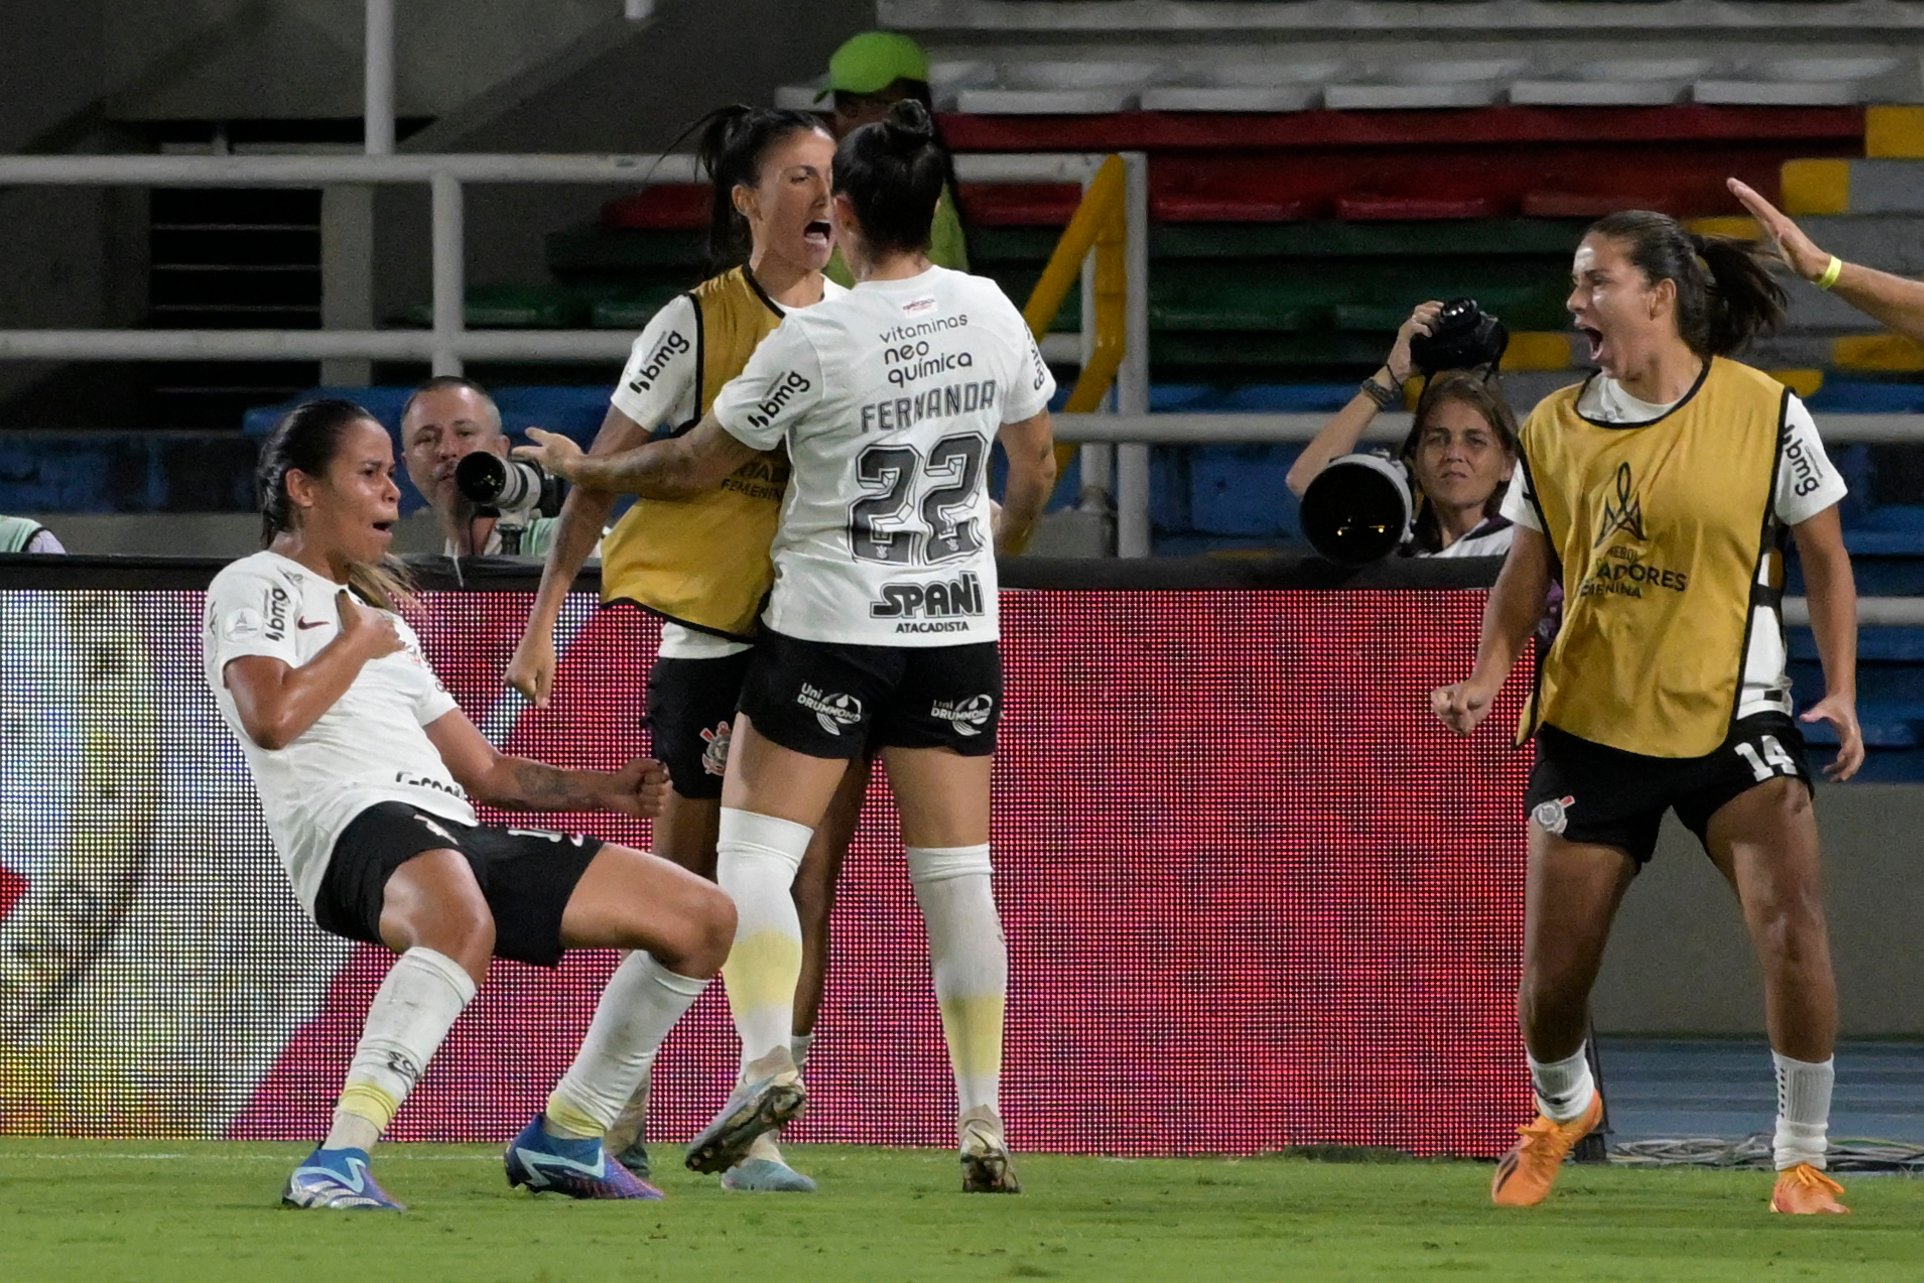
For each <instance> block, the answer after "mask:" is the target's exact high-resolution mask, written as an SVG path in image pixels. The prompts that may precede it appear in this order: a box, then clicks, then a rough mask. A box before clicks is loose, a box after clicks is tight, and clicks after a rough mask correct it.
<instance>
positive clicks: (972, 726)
mask: <svg viewBox="0 0 1924 1283" xmlns="http://www.w3.org/2000/svg"><path fill="white" fill-rule="evenodd" d="M993 712H995V696H993V695H971V696H969V698H967V699H938V700H936V701H935V704H934V706H933V707H932V708H930V709H929V716H930V717H933V718H935V719H936V720H938V721H943V722H947V723H948V724H949V725H950V726H953V727H954V728H955V733H956V734H957V735H980V734H981V733H982V728H983V727H984V726H986V725H988V723H989V714H991V713H993Z"/></svg>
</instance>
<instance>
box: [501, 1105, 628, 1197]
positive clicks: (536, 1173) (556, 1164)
mask: <svg viewBox="0 0 1924 1283" xmlns="http://www.w3.org/2000/svg"><path fill="white" fill-rule="evenodd" d="M507 1163H508V1184H509V1185H525V1186H527V1187H528V1189H529V1190H530V1191H532V1192H533V1193H536V1194H566V1195H567V1196H568V1197H569V1198H660V1197H661V1196H662V1194H661V1191H660V1190H658V1189H656V1188H655V1187H654V1186H653V1185H650V1184H649V1183H648V1182H647V1181H644V1180H641V1179H639V1178H637V1177H636V1176H635V1174H634V1173H633V1172H630V1171H629V1170H628V1169H627V1168H625V1167H623V1166H622V1165H621V1164H620V1163H617V1162H616V1161H615V1160H614V1159H612V1158H610V1157H608V1151H607V1149H606V1148H604V1147H603V1145H602V1143H601V1140H600V1138H598V1137H597V1138H595V1139H592V1140H571V1139H569V1138H568V1137H566V1136H550V1135H548V1133H547V1132H546V1131H545V1130H543V1129H542V1126H541V1115H540V1114H536V1115H535V1116H534V1121H533V1122H530V1123H529V1124H528V1125H527V1126H526V1127H523V1128H522V1129H521V1134H520V1135H519V1136H516V1137H515V1138H514V1139H513V1140H511V1141H509V1142H508V1153H507Z"/></svg>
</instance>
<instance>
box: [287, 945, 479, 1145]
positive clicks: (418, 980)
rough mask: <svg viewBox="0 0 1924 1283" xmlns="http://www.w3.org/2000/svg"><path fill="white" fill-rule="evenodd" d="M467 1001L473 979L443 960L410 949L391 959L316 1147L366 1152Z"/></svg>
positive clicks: (471, 994) (442, 956)
mask: <svg viewBox="0 0 1924 1283" xmlns="http://www.w3.org/2000/svg"><path fill="white" fill-rule="evenodd" d="M473 999H474V978H473V977H472V976H470V975H469V974H468V973H467V972H466V971H465V970H463V969H462V967H461V964H460V963H458V962H456V961H455V960H454V959H453V958H450V957H448V956H447V955H446V954H444V953H436V952H435V951H434V950H432V949H424V948H421V947H419V946H416V947H415V948H412V949H409V950H408V951H407V952H406V953H403V954H402V955H401V956H400V957H399V958H396V959H395V960H394V965H393V966H392V967H390V968H388V973H387V978H386V979H384V980H382V981H381V987H380V989H378V990H377V991H375V994H374V1001H373V1002H372V1003H370V1004H369V1005H368V1009H367V1022H366V1023H365V1024H364V1025H362V1027H361V1041H360V1044H359V1045H358V1046H356V1047H355V1048H354V1059H353V1060H352V1061H351V1062H349V1064H348V1067H347V1083H346V1085H345V1086H343V1087H342V1088H341V1099H340V1101H339V1103H338V1104H336V1105H335V1107H334V1124H333V1126H332V1127H330V1128H329V1129H328V1133H327V1139H326V1140H325V1141H323V1142H322V1144H323V1145H324V1146H325V1147H326V1148H328V1149H367V1148H369V1147H370V1146H372V1145H373V1144H374V1142H375V1141H376V1140H378V1139H380V1136H381V1133H382V1132H384V1131H386V1130H387V1127H388V1124H389V1123H391V1122H393V1121H394V1113H395V1111H396V1110H398V1109H400V1107H401V1102H402V1101H404V1100H406V1099H407V1096H408V1092H410V1091H412V1090H413V1088H414V1084H415V1082H416V1081H417V1080H418V1079H419V1078H420V1077H421V1071H422V1070H423V1069H425V1068H427V1063H428V1061H429V1060H430V1059H431V1058H432V1057H433V1055H434V1053H435V1052H436V1051H438V1050H439V1049H440V1046H441V1040H442V1039H444V1038H446V1037H447V1036H448V1030H449V1029H450V1028H452V1027H453V1025H454V1019H455V1017H456V1016H459V1015H460V1014H461V1012H462V1011H463V1010H464V1009H465V1008H466V1007H467V1005H468V1003H469V1002H471V1001H473Z"/></svg>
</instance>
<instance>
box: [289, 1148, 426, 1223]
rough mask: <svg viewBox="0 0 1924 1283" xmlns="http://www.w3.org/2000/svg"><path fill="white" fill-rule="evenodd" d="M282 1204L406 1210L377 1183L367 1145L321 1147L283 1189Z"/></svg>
mask: <svg viewBox="0 0 1924 1283" xmlns="http://www.w3.org/2000/svg"><path fill="white" fill-rule="evenodd" d="M281 1206H282V1207H331V1208H334V1209H336V1210H338V1211H381V1212H405V1211H407V1210H408V1209H407V1208H406V1207H405V1206H403V1205H402V1204H400V1203H397V1202H395V1201H394V1200H393V1199H392V1198H390V1197H388V1193H387V1191H386V1190H384V1189H382V1188H381V1187H380V1186H379V1185H378V1184H376V1183H375V1180H374V1173H373V1172H371V1171H369V1170H368V1167H367V1151H366V1150H364V1149H317V1150H315V1151H314V1152H313V1153H311V1154H309V1155H308V1156H307V1157H306V1158H305V1159H303V1160H302V1161H301V1165H300V1166H299V1167H296V1168H295V1169H294V1174H293V1175H292V1176H290V1177H288V1178H287V1188H286V1189H284V1190H282V1191H281Z"/></svg>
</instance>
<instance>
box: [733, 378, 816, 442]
mask: <svg viewBox="0 0 1924 1283" xmlns="http://www.w3.org/2000/svg"><path fill="white" fill-rule="evenodd" d="M812 386H814V385H813V384H811V383H810V382H809V381H808V380H807V379H806V378H803V377H802V376H801V375H799V374H797V373H795V371H793V370H790V371H789V372H788V373H787V374H786V375H785V376H784V377H783V378H782V381H781V382H780V383H777V384H776V385H775V390H774V391H773V392H770V393H769V394H768V399H767V400H766V401H763V402H762V403H761V404H760V405H758V406H756V407H755V411H754V413H753V414H750V415H749V416H748V421H749V423H751V424H753V425H754V426H755V427H758V428H765V427H767V426H768V425H769V424H770V423H772V422H774V419H775V416H776V415H778V414H780V413H781V412H782V407H783V406H785V405H787V404H788V403H789V402H790V401H793V400H794V399H795V398H796V397H798V396H800V395H801V394H802V393H804V392H806V391H808V390H809V388H810V387H812Z"/></svg>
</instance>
